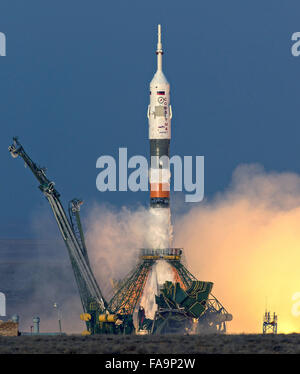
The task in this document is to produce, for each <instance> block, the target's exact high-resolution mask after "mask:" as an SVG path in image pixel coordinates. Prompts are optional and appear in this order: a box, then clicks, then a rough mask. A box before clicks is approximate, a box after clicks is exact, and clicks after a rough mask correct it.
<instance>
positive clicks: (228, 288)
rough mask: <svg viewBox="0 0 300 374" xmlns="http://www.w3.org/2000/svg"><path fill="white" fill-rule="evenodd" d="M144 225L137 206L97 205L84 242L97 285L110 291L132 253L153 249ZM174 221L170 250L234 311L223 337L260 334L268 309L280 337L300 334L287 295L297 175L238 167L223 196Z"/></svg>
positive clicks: (294, 282)
mask: <svg viewBox="0 0 300 374" xmlns="http://www.w3.org/2000/svg"><path fill="white" fill-rule="evenodd" d="M177 208H178V207H177ZM148 220H149V210H148V209H145V208H143V207H140V208H138V209H132V210H130V209H128V208H122V209H121V210H115V209H112V208H110V207H107V206H101V207H99V206H95V208H94V209H93V212H92V213H91V214H90V216H89V218H88V220H87V227H88V232H87V242H88V248H89V253H90V257H91V262H92V264H93V268H94V270H95V273H96V276H97V279H98V280H99V281H100V285H101V288H103V289H106V291H108V289H109V287H110V286H109V282H108V280H109V279H110V278H116V279H120V278H122V277H123V276H124V275H125V274H126V273H127V272H128V271H130V270H131V269H132V267H133V266H134V265H135V263H136V256H137V251H138V248H142V247H151V240H149V233H150V232H151V235H150V239H151V237H154V238H155V237H156V235H155V227H152V228H151V227H150V226H149V221H148ZM173 221H174V222H175V226H174V246H176V247H183V248H184V254H185V258H186V262H187V266H188V269H189V270H190V271H191V272H192V273H193V274H194V275H195V276H196V277H197V278H198V279H199V280H206V281H212V282H214V288H213V294H214V295H215V296H216V297H217V298H218V299H219V300H220V301H221V303H222V304H223V305H224V306H225V308H226V309H227V310H228V312H230V313H232V314H233V316H234V319H233V321H232V322H230V323H229V324H228V330H229V332H231V333H242V332H245V333H257V332H261V331H262V318H263V314H264V312H265V308H266V307H267V308H268V309H270V310H271V312H273V311H275V312H276V313H277V314H278V331H279V332H284V333H289V332H293V331H294V332H299V329H300V328H299V322H300V320H299V318H300V317H299V314H300V313H298V316H297V315H296V314H295V313H293V312H292V311H293V309H294V310H295V302H296V301H295V300H293V299H292V298H293V295H295V293H297V292H299V291H300V273H299V270H298V267H299V264H300V230H299V228H300V177H299V176H298V175H296V174H293V173H275V172H265V171H264V169H263V167H262V166H260V165H241V166H239V167H238V168H237V169H236V170H235V171H234V173H233V177H232V181H231V183H230V185H229V187H228V188H227V189H226V191H224V192H222V193H219V194H217V195H216V196H215V197H214V198H213V199H212V200H211V201H204V202H203V203H201V204H200V205H197V206H196V207H192V208H191V209H190V210H189V211H188V212H187V213H186V214H184V215H177V216H176V217H175V218H174V220H173ZM152 244H153V243H152ZM154 246H155V245H154ZM154 270H155V269H154ZM159 273H161V272H160V271H159ZM152 278H153V279H154V278H155V279H156V281H154V280H153V279H152ZM157 283H159V282H158V281H157V271H156V270H155V272H153V274H152V275H151V276H149V278H148V283H147V284H148V286H149V287H148V288H149V292H148V291H147V286H146V293H145V294H150V293H151V294H154V292H155V289H156V287H157ZM150 290H152V291H151V292H150ZM144 298H145V296H144ZM148 299H149V310H151V303H152V299H151V297H149V298H148ZM294 299H295V296H294ZM143 302H144V303H146V301H145V300H144V299H143Z"/></svg>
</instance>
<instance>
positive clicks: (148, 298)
mask: <svg viewBox="0 0 300 374" xmlns="http://www.w3.org/2000/svg"><path fill="white" fill-rule="evenodd" d="M166 281H171V282H174V281H175V276H174V271H173V269H172V267H171V265H169V264H168V263H167V262H166V261H165V260H159V261H157V262H156V263H155V264H154V265H153V268H152V270H151V272H150V274H149V276H148V279H147V282H146V284H145V288H144V292H143V295H142V298H141V301H140V305H142V306H143V307H144V309H145V315H146V317H147V318H151V319H153V318H154V315H155V312H156V310H157V304H156V303H155V295H158V294H159V289H160V287H161V286H162V285H163V284H164V283H165V282H166Z"/></svg>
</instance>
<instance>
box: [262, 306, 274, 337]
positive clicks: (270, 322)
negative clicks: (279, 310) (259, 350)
mask: <svg viewBox="0 0 300 374" xmlns="http://www.w3.org/2000/svg"><path fill="white" fill-rule="evenodd" d="M277 321H278V316H277V314H275V312H274V313H273V319H272V318H271V315H270V312H267V311H265V314H264V317H263V334H267V333H272V334H277Z"/></svg>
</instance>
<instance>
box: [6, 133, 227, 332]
mask: <svg viewBox="0 0 300 374" xmlns="http://www.w3.org/2000/svg"><path fill="white" fill-rule="evenodd" d="M9 151H10V153H11V155H12V157H14V158H16V157H18V156H20V157H21V158H22V159H23V160H24V162H25V164H26V165H27V166H28V167H29V169H30V170H31V171H32V173H33V175H34V176H35V177H36V179H37V180H38V182H39V183H40V184H39V189H40V190H41V191H42V192H43V194H44V196H45V197H46V199H47V200H48V202H49V204H50V206H51V209H52V211H53V214H54V217H55V219H56V222H57V224H58V227H59V229H60V233H61V235H62V238H63V240H64V242H65V244H66V247H67V250H68V254H69V257H70V261H71V265H72V269H73V272H74V276H75V280H76V283H77V287H78V291H79V295H80V299H81V303H82V307H83V313H82V314H81V315H80V318H81V320H83V321H85V323H86V327H87V329H86V331H85V332H84V334H88V335H90V334H99V333H105V334H106V333H114V334H119V333H120V334H132V333H134V332H136V331H137V330H138V328H137V326H134V323H133V314H134V312H135V311H137V308H138V303H139V300H140V298H141V296H142V293H143V290H144V287H145V283H146V280H147V277H148V276H149V273H150V271H151V269H152V267H153V266H154V264H155V263H156V262H157V261H161V260H163V261H166V262H168V263H169V264H170V265H171V267H172V269H173V271H174V276H175V280H176V282H175V283H174V284H165V285H164V287H165V291H166V292H164V293H163V292H162V293H161V294H160V295H159V297H161V296H162V303H161V302H160V300H158V299H159V297H157V300H156V301H157V304H158V310H157V312H156V315H155V317H154V320H153V321H151V320H148V321H146V322H148V323H147V326H145V328H144V330H145V331H147V332H149V333H154V334H155V333H164V332H166V333H167V332H170V331H171V330H172V329H171V330H170V328H168V329H163V328H162V327H161V326H159V327H160V328H159V329H154V326H155V325H157V324H158V325H162V324H164V325H166V324H167V325H168V326H170V325H171V326H172V325H173V326H174V325H175V329H173V330H175V332H183V331H190V332H192V331H195V329H193V326H192V324H194V325H196V332H199V333H201V331H205V332H220V333H225V332H226V323H227V322H228V321H231V320H232V315H231V314H230V313H228V312H227V310H226V309H225V308H224V307H223V306H222V304H221V303H220V302H219V301H218V300H217V299H216V298H215V297H214V296H213V295H212V294H211V292H210V291H211V288H212V283H211V282H201V281H198V280H197V279H196V278H195V277H194V276H193V275H192V274H191V273H190V272H189V271H188V270H187V269H186V267H185V266H184V265H183V264H182V262H181V256H182V249H181V248H165V249H142V250H141V252H140V256H139V260H138V263H137V265H136V266H135V268H134V269H133V270H132V271H131V272H130V273H129V274H128V275H127V276H126V277H125V278H124V279H123V280H122V281H121V282H120V283H119V284H118V286H117V287H116V289H115V292H114V295H113V297H112V299H111V300H110V301H109V302H107V301H106V300H105V299H104V297H103V295H102V292H101V290H100V287H99V285H98V283H97V281H96V279H95V276H94V274H93V271H92V267H91V265H90V261H89V258H88V253H87V249H86V246H85V240H84V233H83V230H82V225H81V221H80V215H79V212H80V205H81V200H79V199H73V200H71V201H70V203H69V217H68V216H67V214H66V212H65V210H64V208H63V206H62V204H61V202H60V194H59V192H58V191H57V190H56V189H55V187H54V182H52V181H50V180H49V179H48V178H47V176H46V170H45V168H40V167H38V166H37V164H36V163H35V162H33V161H32V160H31V158H30V157H29V156H28V155H27V153H26V152H25V150H24V148H23V147H22V145H21V144H20V143H19V141H18V139H17V138H14V143H13V144H12V145H11V146H10V147H9ZM166 283H171V282H166ZM168 287H169V290H168V289H167V288H168ZM170 290H171V293H172V295H171V296H170V294H169V295H168V291H170ZM178 317H180V318H178Z"/></svg>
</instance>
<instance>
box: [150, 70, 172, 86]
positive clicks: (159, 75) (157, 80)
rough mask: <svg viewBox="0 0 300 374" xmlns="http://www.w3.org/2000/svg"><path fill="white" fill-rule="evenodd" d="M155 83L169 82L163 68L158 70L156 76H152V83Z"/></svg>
mask: <svg viewBox="0 0 300 374" xmlns="http://www.w3.org/2000/svg"><path fill="white" fill-rule="evenodd" d="M153 84H169V82H168V81H167V78H166V77H165V75H164V73H163V72H162V71H161V70H158V71H157V72H156V73H155V74H154V77H153V78H152V81H151V83H150V85H153Z"/></svg>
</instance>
